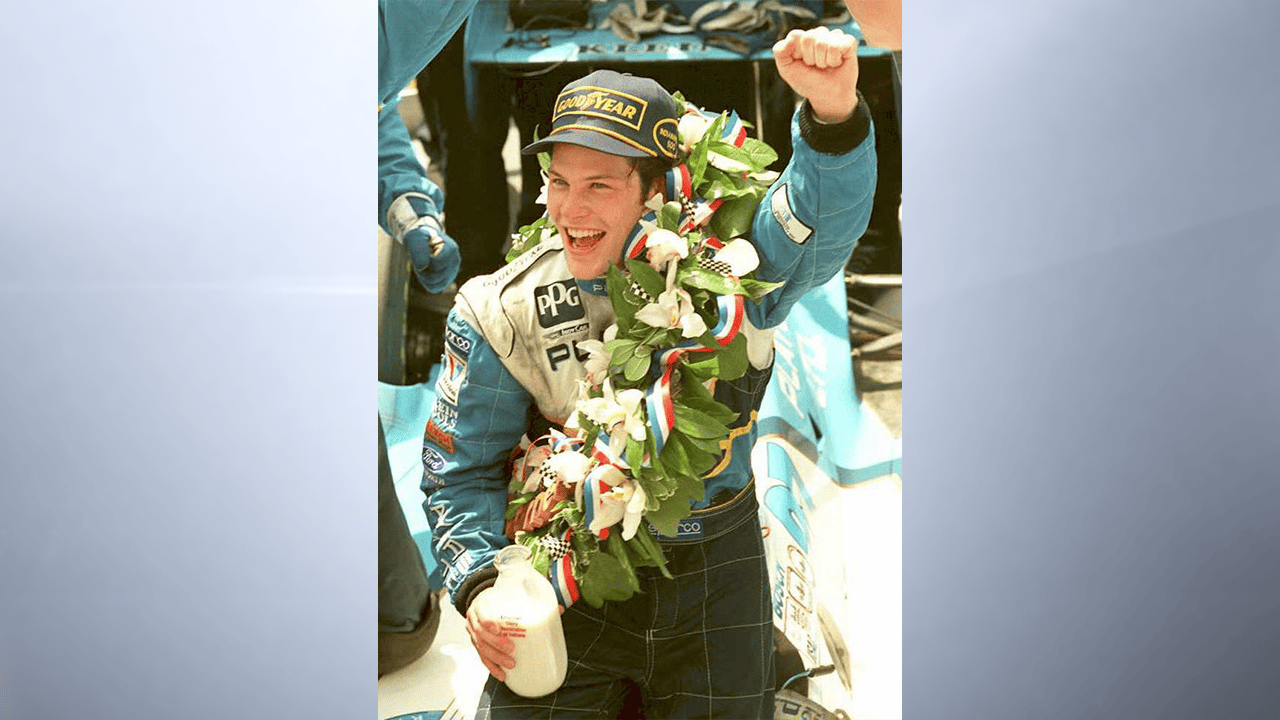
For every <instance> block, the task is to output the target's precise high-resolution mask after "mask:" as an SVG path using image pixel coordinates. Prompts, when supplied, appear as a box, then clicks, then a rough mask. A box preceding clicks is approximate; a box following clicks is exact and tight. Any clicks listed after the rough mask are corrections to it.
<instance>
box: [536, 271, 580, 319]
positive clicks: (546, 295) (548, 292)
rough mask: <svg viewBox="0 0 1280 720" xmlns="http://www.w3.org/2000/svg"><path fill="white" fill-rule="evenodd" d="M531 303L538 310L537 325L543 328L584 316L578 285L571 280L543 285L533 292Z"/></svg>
mask: <svg viewBox="0 0 1280 720" xmlns="http://www.w3.org/2000/svg"><path fill="white" fill-rule="evenodd" d="M533 301H534V304H535V306H536V307H537V308H538V324H539V325H541V326H542V327H544V328H549V327H552V326H555V325H559V324H561V323H566V322H570V321H573V320H581V319H582V318H583V317H585V316H586V312H585V311H584V310H583V309H582V300H581V298H579V296H578V284H577V283H576V282H574V281H572V280H561V281H560V282H558V283H552V284H550V285H543V286H542V287H540V288H538V289H536V290H534V291H533Z"/></svg>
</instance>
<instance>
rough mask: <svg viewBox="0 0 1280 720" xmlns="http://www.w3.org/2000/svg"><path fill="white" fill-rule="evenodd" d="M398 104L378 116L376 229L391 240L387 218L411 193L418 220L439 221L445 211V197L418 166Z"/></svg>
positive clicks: (420, 166) (395, 103)
mask: <svg viewBox="0 0 1280 720" xmlns="http://www.w3.org/2000/svg"><path fill="white" fill-rule="evenodd" d="M398 104H399V101H398V100H397V101H394V102H391V103H389V104H388V105H386V106H385V107H383V108H382V110H381V111H379V113H378V225H380V226H381V227H382V229H383V230H386V231H387V234H389V235H391V236H392V237H395V235H396V233H395V232H393V230H394V228H393V226H392V224H391V223H390V221H389V220H388V217H387V214H388V211H389V210H390V209H391V203H393V202H395V200H396V198H398V197H400V196H401V195H404V194H405V193H414V195H413V196H412V198H413V200H412V201H411V203H412V205H413V210H414V211H415V214H416V215H418V216H419V217H421V216H423V215H431V216H432V217H435V218H436V219H437V220H439V218H440V213H441V211H442V210H443V209H444V194H443V193H441V192H440V188H438V187H436V185H435V183H433V182H431V181H430V180H428V179H427V174H426V172H425V171H424V170H423V169H422V163H420V162H418V157H417V155H415V154H414V152H413V144H412V141H410V140H409V131H408V130H406V129H405V127H404V121H402V120H401V119H400V113H399V112H398V111H397V109H396V106H397V105H398ZM397 239H398V238H397Z"/></svg>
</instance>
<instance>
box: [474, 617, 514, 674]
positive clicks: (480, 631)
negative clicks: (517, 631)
mask: <svg viewBox="0 0 1280 720" xmlns="http://www.w3.org/2000/svg"><path fill="white" fill-rule="evenodd" d="M467 634H468V635H470V636H471V644H472V645H474V646H475V647H476V650H477V651H479V652H481V653H482V654H483V653H484V651H485V650H486V649H489V650H490V652H491V653H492V654H498V655H503V656H508V657H509V656H510V653H511V652H512V651H513V650H515V643H513V642H511V640H510V639H508V638H506V637H503V636H502V634H501V633H500V632H499V630H498V626H497V625H495V624H494V623H492V622H481V621H480V620H478V619H476V618H475V617H474V616H471V615H468V617H467ZM512 662H513V663H514V662H515V661H514V660H512Z"/></svg>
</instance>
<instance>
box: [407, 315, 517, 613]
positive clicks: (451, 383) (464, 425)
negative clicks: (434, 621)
mask: <svg viewBox="0 0 1280 720" xmlns="http://www.w3.org/2000/svg"><path fill="white" fill-rule="evenodd" d="M532 405H533V398H532V396H531V395H530V394H529V393H528V391H526V390H525V389H524V388H523V387H521V386H520V384H519V383H517V382H516V380H515V378H514V377H512V376H511V373H510V372H508V371H507V369H506V368H505V367H503V365H502V363H501V362H500V361H499V360H498V356H497V354H496V353H494V351H493V348H492V347H490V346H489V344H488V343H487V342H485V340H484V339H483V338H482V337H480V334H479V333H478V332H476V331H475V329H474V328H472V327H471V325H469V324H468V323H467V322H466V321H465V320H463V319H461V318H460V317H459V316H458V314H457V312H456V311H454V312H451V313H450V314H449V319H448V323H447V326H446V329H445V359H444V363H443V366H442V367H441V369H440V378H439V380H438V381H437V382H436V403H435V406H434V408H433V409H432V413H431V419H430V421H428V423H427V428H426V432H425V434H424V438H423V443H422V465H423V479H422V490H423V492H425V493H426V496H427V497H426V500H425V501H424V503H423V507H424V508H425V509H426V514H427V524H428V525H429V526H430V528H431V538H432V552H433V554H434V555H435V558H436V561H437V562H439V563H440V566H441V567H442V568H443V570H444V586H445V589H446V590H448V591H449V596H450V598H452V600H453V602H454V605H455V606H456V607H457V608H458V612H460V613H461V614H463V615H466V612H467V606H468V605H470V603H471V600H472V599H474V597H475V595H476V594H477V593H479V591H480V590H483V589H484V588H486V587H488V586H489V585H490V584H492V582H493V579H494V578H495V577H496V576H497V571H496V569H494V568H493V557H494V555H495V554H496V553H497V552H498V550H499V549H501V548H503V547H504V546H506V545H509V544H510V542H511V541H510V540H509V539H507V537H506V535H505V534H503V528H504V526H505V522H506V521H505V517H504V516H505V513H506V507H507V484H508V481H509V478H508V477H506V474H505V469H506V463H507V460H508V458H509V457H510V455H511V451H512V449H513V448H515V447H516V446H517V445H518V444H519V442H520V438H521V436H522V435H524V433H525V431H526V430H527V429H528V418H529V408H530V407H531V406H532Z"/></svg>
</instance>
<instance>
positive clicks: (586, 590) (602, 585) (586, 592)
mask: <svg viewBox="0 0 1280 720" xmlns="http://www.w3.org/2000/svg"><path fill="white" fill-rule="evenodd" d="M628 575H629V573H628V572H627V571H626V568H624V567H623V566H622V563H620V562H618V560H617V558H615V557H613V556H612V555H610V554H608V553H606V552H600V551H597V552H594V553H591V554H590V555H589V556H588V558H587V567H586V570H585V571H583V573H582V578H581V580H582V582H581V585H582V599H583V600H586V601H587V603H588V604H589V605H591V606H592V607H596V608H598V607H600V606H601V605H604V603H605V601H606V600H613V601H619V600H626V599H627V598H629V597H631V595H632V591H631V583H630V581H629V578H628Z"/></svg>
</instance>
